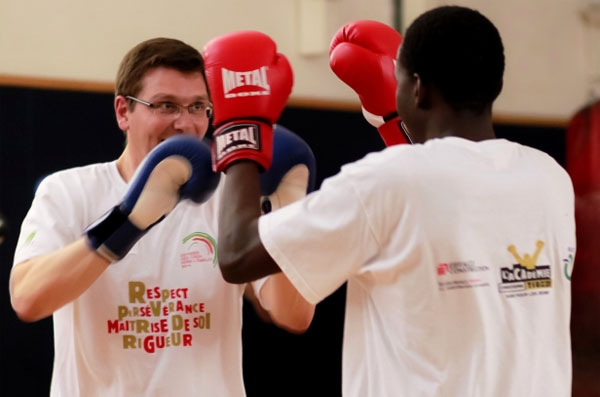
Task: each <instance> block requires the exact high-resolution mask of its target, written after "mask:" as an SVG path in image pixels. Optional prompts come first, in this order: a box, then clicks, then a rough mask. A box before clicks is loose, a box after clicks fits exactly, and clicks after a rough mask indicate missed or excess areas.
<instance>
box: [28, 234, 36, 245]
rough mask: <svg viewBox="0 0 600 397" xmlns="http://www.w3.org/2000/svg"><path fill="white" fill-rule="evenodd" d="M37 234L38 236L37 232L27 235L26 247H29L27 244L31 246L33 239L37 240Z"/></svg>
mask: <svg viewBox="0 0 600 397" xmlns="http://www.w3.org/2000/svg"><path fill="white" fill-rule="evenodd" d="M36 234H37V232H36V231H33V232H31V233H29V234H28V235H27V238H26V239H25V244H26V245H27V244H31V242H32V241H33V239H34V238H35V235H36Z"/></svg>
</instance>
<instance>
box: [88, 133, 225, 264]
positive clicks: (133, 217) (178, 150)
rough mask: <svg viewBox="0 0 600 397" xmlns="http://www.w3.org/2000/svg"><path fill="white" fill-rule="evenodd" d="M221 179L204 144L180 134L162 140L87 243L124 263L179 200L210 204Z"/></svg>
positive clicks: (90, 231) (92, 229)
mask: <svg viewBox="0 0 600 397" xmlns="http://www.w3.org/2000/svg"><path fill="white" fill-rule="evenodd" d="M219 178H220V175H219V174H216V173H214V172H213V171H212V161H211V153H210V145H207V144H206V143H204V142H203V141H202V140H200V139H198V138H196V137H194V136H192V135H186V134H182V135H175V136H173V137H171V138H169V139H167V140H165V141H163V142H161V143H160V144H159V145H157V146H156V147H155V148H154V149H152V151H151V152H150V153H148V155H147V156H146V158H145V159H144V161H143V162H142V163H141V164H140V165H139V167H138V168H137V170H136V172H135V174H134V175H133V177H132V178H131V181H130V183H129V189H128V191H127V193H126V194H125V197H124V198H123V201H121V203H120V204H119V205H117V206H115V207H114V208H112V209H111V210H110V211H108V212H107V213H106V214H105V215H104V216H102V217H101V218H100V219H98V220H97V221H96V222H95V223H94V224H92V225H91V226H89V227H88V228H87V229H86V230H85V234H86V235H87V241H88V245H89V246H90V248H92V249H93V250H95V251H96V252H97V253H98V254H100V255H101V256H103V257H104V258H106V259H108V260H109V261H111V262H112V261H116V260H119V259H122V258H123V257H124V256H125V255H126V254H127V253H128V252H129V250H130V249H131V247H133V245H134V244H135V243H136V242H137V241H138V240H139V239H140V238H141V237H142V236H143V235H144V234H146V232H148V230H150V228H151V227H152V226H154V225H156V224H157V223H158V222H160V221H161V220H163V219H164V217H165V216H167V215H168V214H169V212H171V211H172V210H173V208H175V205H176V204H177V203H178V202H179V201H180V200H182V199H189V200H192V201H194V202H196V203H202V202H204V201H206V200H208V199H209V198H210V197H211V195H212V194H213V192H214V191H215V189H216V188H217V185H218V184H219Z"/></svg>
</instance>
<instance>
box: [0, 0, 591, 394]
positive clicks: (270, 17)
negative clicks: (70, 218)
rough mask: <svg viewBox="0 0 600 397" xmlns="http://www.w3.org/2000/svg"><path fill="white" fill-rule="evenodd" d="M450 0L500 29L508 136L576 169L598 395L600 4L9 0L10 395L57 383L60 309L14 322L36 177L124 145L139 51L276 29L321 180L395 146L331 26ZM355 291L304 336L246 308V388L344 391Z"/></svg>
mask: <svg viewBox="0 0 600 397" xmlns="http://www.w3.org/2000/svg"><path fill="white" fill-rule="evenodd" d="M442 4H460V5H465V6H470V7H473V8H476V9H478V10H480V11H481V12H482V13H484V14H485V15H486V16H487V17H488V18H490V19H491V20H492V22H494V24H495V25H496V26H497V27H498V29H499V31H500V34H501V35H502V38H503V41H504V46H505V55H506V72H505V80H504V89H503V91H502V93H501V94H500V97H499V98H498V100H497V101H496V104H495V107H494V122H495V127H496V132H497V135H498V136H499V137H502V138H506V139H510V140H514V141H517V142H520V143H523V144H526V145H529V146H533V147H536V148H538V149H541V150H543V151H545V152H547V153H549V154H550V155H551V156H553V157H554V158H555V159H556V160H557V161H558V162H559V163H560V164H561V165H562V166H563V167H565V168H566V169H567V170H568V171H569V173H570V174H571V176H572V177H573V180H574V185H575V189H576V194H577V226H578V230H577V232H578V236H577V237H578V245H579V246H578V253H577V257H576V261H575V267H574V271H573V274H572V284H573V317H572V333H573V349H574V350H573V351H574V354H573V362H574V387H573V395H574V396H600V380H599V377H598V375H599V374H600V343H599V342H598V341H599V340H600V266H599V265H600V259H599V258H600V248H599V247H600V245H599V244H597V241H600V199H599V197H600V106H599V105H598V101H599V99H600V0H525V1H523V0H503V1H493V0H458V1H453V2H448V1H440V0H369V1H365V0H254V1H244V0H219V1H218V2H217V1H207V0H195V1H192V0H171V1H169V2H165V1H155V0H144V1H142V0H126V1H123V0H103V1H101V2H100V1H96V2H91V1H79V0H53V1H43V0H31V1H26V2H23V1H19V0H0V365H1V366H2V367H3V368H5V369H4V370H3V371H0V394H1V395H6V396H38V395H41V396H43V395H47V394H48V391H49V382H50V374H51V370H52V359H53V345H52V320H51V319H50V318H49V319H46V320H42V321H40V322H37V323H33V324H25V323H22V322H20V321H19V320H18V319H17V318H16V316H15V314H14V312H13V310H12V308H11V306H10V299H9V294H8V280H9V274H10V270H11V267H12V260H13V252H14V248H15V245H16V241H17V237H18V233H19V227H20V224H21V221H22V219H23V217H24V216H25V214H26V212H27V210H28V208H29V206H30V204H31V200H32V198H33V194H34V191H35V187H36V186H37V183H38V182H39V180H40V178H42V177H43V176H45V175H47V174H49V173H51V172H54V171H57V170H60V169H64V168H69V167H73V166H79V165H84V164H90V163H93V162H101V161H110V160H113V159H115V158H116V157H118V155H119V154H120V152H121V150H122V148H123V143H124V140H123V135H122V133H121V131H119V129H118V127H117V124H116V121H115V117H114V114H113V107H112V101H113V94H112V92H113V88H114V86H113V83H114V77H115V74H116V70H117V67H118V64H119V62H120V61H121V58H122V57H123V55H124V54H125V53H126V52H127V51H128V50H129V49H130V48H131V47H133V46H134V45H135V44H137V43H139V42H140V41H142V40H145V39H148V38H152V37H157V36H164V37H173V38H178V39H181V40H183V41H185V42H187V43H189V44H191V45H193V46H195V47H196V48H198V49H199V50H201V49H202V47H203V45H204V43H206V42H207V41H208V40H209V39H211V38H213V37H215V36H218V35H221V34H224V33H228V32H232V31H236V30H246V29H253V30H260V31H262V32H264V33H266V34H268V35H270V36H271V37H272V38H273V39H274V40H275V41H276V42H277V44H278V47H279V51H280V52H282V53H284V54H285V55H286V56H287V57H288V59H289V60H290V62H291V64H292V67H293V68H294V75H295V83H294V88H293V92H292V95H291V98H290V101H289V103H288V106H287V107H286V109H285V110H284V112H283V114H282V117H281V119H280V121H279V122H280V124H282V125H284V126H286V127H288V128H289V129H291V130H293V131H295V132H296V133H298V134H299V135H300V136H302V137H303V138H304V139H305V140H306V141H307V142H308V143H309V144H310V145H311V147H312V149H313V151H314V153H315V156H316V158H317V166H318V175H317V177H318V183H319V184H320V183H321V182H322V180H323V179H325V178H327V177H328V176H331V175H333V174H335V173H337V172H338V171H339V169H340V167H341V166H342V165H343V164H345V163H347V162H351V161H354V160H357V159H359V158H361V157H363V156H364V155H365V154H366V153H368V152H372V151H377V150H381V149H383V147H384V146H383V143H382V142H381V140H380V138H379V135H378V134H377V131H376V130H375V129H374V128H372V127H371V126H370V125H368V124H367V123H366V121H364V119H363V117H362V115H361V113H360V104H359V102H358V98H357V97H356V95H355V94H354V92H353V91H352V90H351V89H350V88H349V87H347V86H346V85H345V84H344V83H342V82H341V81H340V80H338V79H337V78H336V77H335V75H334V74H333V72H331V70H330V68H329V58H328V50H329V43H330V41H331V38H332V37H333V35H334V34H335V32H336V31H337V30H338V29H339V28H340V27H341V26H342V25H344V24H345V23H347V22H350V21H353V20H357V19H374V20H378V21H381V22H384V23H387V24H389V25H391V26H393V27H395V28H396V29H397V30H398V31H399V32H401V33H403V32H404V30H405V28H406V27H407V26H408V24H410V22H411V21H412V20H413V19H414V18H415V17H416V16H417V15H419V14H420V13H421V12H423V11H425V10H427V9H430V8H433V7H435V6H438V5H442ZM344 299H345V287H344V286H342V287H341V288H340V289H339V290H338V291H336V292H335V293H334V294H333V295H331V296H330V297H329V298H327V299H326V300H325V301H323V302H322V303H320V304H319V306H318V307H317V313H316V316H315V319H314V321H313V324H312V326H311V328H310V329H309V331H308V332H307V333H306V334H304V335H291V334H288V333H286V332H285V331H281V330H279V329H277V328H276V327H274V326H272V325H271V324H270V323H269V322H268V321H265V319H263V318H262V317H261V316H260V315H259V313H257V312H256V311H255V310H254V309H253V307H252V305H251V304H247V305H245V309H244V329H243V339H244V370H245V378H246V379H245V382H246V388H247V392H248V396H250V397H252V396H262V395H286V396H291V395H315V393H316V392H315V387H318V388H319V389H318V390H319V392H318V393H316V394H318V395H323V396H338V395H340V393H341V343H342V335H343V334H342V333H343V320H344ZM248 303H249V302H248ZM499 322H500V320H499ZM499 325H500V323H499Z"/></svg>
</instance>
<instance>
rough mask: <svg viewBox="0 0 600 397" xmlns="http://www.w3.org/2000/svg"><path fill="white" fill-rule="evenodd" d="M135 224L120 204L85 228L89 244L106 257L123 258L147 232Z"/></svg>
mask: <svg viewBox="0 0 600 397" xmlns="http://www.w3.org/2000/svg"><path fill="white" fill-rule="evenodd" d="M147 230H148V229H146V230H142V229H140V228H138V227H137V226H135V225H134V224H133V223H132V222H131V221H130V220H129V218H128V217H127V215H125V214H124V213H123V212H122V211H121V209H120V208H119V206H116V207H114V208H113V209H111V210H110V211H109V212H108V213H106V214H105V215H104V216H103V217H102V218H100V219H99V220H98V221H96V222H95V223H94V224H93V225H91V226H90V227H89V228H87V229H86V230H85V234H86V235H87V243H88V246H89V247H90V248H91V249H93V250H95V251H96V252H97V253H98V254H99V255H100V256H102V257H103V258H104V259H106V260H108V261H110V262H114V261H117V260H119V259H122V258H123V257H124V256H125V255H127V253H128V252H129V250H130V249H131V247H133V245H134V244H135V243H136V242H137V241H138V240H139V239H140V238H141V237H142V236H143V235H144V234H145V233H146V232H147Z"/></svg>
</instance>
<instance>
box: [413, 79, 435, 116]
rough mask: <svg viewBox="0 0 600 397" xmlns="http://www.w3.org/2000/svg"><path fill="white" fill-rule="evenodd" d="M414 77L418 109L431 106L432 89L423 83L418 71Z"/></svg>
mask: <svg viewBox="0 0 600 397" xmlns="http://www.w3.org/2000/svg"><path fill="white" fill-rule="evenodd" d="M413 78H414V79H415V84H414V91H413V98H414V100H415V106H416V107H417V108H418V109H429V108H430V107H431V90H430V89H429V87H428V86H427V85H426V84H423V80H422V79H421V76H419V74H418V73H414V74H413Z"/></svg>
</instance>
